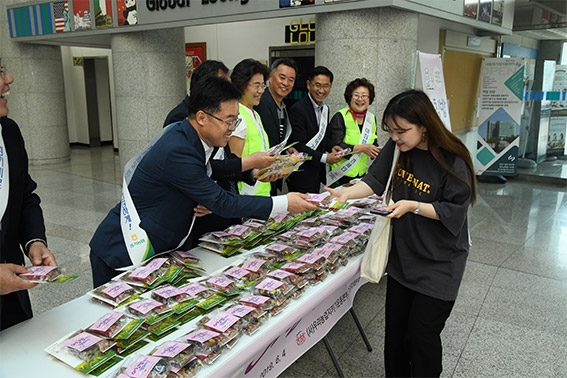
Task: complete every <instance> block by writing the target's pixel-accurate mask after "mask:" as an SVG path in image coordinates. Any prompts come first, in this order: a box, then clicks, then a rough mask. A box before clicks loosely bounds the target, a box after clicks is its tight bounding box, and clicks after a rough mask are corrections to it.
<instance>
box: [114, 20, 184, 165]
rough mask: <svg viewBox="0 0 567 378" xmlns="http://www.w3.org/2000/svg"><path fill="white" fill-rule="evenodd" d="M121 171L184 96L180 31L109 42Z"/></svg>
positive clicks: (128, 35)
mask: <svg viewBox="0 0 567 378" xmlns="http://www.w3.org/2000/svg"><path fill="white" fill-rule="evenodd" d="M111 48H112V61H113V69H114V86H115V93H116V114H117V121H116V122H117V127H118V151H119V155H120V164H121V165H122V167H124V165H125V164H126V163H127V162H128V160H130V159H131V158H132V157H133V156H134V155H136V154H137V153H138V152H139V151H140V150H142V148H143V147H144V146H146V145H147V144H148V142H150V141H151V140H152V139H153V138H154V136H155V135H156V134H157V133H158V132H159V131H160V130H161V128H162V127H163V123H164V121H165V117H166V116H167V113H169V111H170V110H171V109H173V107H175V106H176V105H177V104H179V103H180V102H181V101H182V100H183V98H184V97H185V94H186V84H185V83H186V80H185V33H184V30H183V28H173V29H162V30H150V31H142V32H131V33H123V34H113V35H112V37H111Z"/></svg>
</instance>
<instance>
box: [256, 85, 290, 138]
mask: <svg viewBox="0 0 567 378" xmlns="http://www.w3.org/2000/svg"><path fill="white" fill-rule="evenodd" d="M254 110H256V111H257V112H258V114H259V115H260V118H261V119H262V125H263V126H264V131H266V134H267V135H268V140H269V141H270V147H273V146H275V145H276V144H279V143H281V142H282V141H283V138H281V139H280V117H279V115H278V105H277V104H276V101H275V100H274V98H273V97H272V94H271V93H270V91H269V90H268V89H267V88H266V90H265V91H264V93H263V94H262V98H261V99H260V103H259V104H258V105H256V106H255V107H254Z"/></svg>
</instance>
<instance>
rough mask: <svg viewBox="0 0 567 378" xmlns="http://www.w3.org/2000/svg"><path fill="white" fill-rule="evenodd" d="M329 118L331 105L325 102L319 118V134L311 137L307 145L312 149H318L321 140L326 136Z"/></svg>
mask: <svg viewBox="0 0 567 378" xmlns="http://www.w3.org/2000/svg"><path fill="white" fill-rule="evenodd" d="M328 119H329V107H328V106H327V105H326V104H325V105H323V109H322V110H321V119H320V120H319V131H318V132H317V134H315V135H314V136H313V138H311V140H310V141H309V142H307V143H306V144H305V145H306V146H307V147H309V148H311V149H312V150H316V149H317V147H319V144H321V141H322V140H323V138H324V137H325V132H326V131H327V120H328Z"/></svg>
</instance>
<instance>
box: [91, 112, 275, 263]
mask: <svg viewBox="0 0 567 378" xmlns="http://www.w3.org/2000/svg"><path fill="white" fill-rule="evenodd" d="M205 164H206V162H205V151H204V149H203V144H202V142H201V139H199V136H198V135H197V132H196V131H195V129H194V128H193V126H191V124H190V123H189V122H188V121H187V120H184V121H181V122H178V123H176V124H175V125H173V126H172V127H171V128H170V129H169V130H168V131H167V132H166V133H165V134H164V135H163V136H162V137H161V138H160V139H159V140H158V141H157V142H156V144H155V145H154V146H153V147H152V148H151V149H150V151H149V152H148V153H147V155H146V156H144V158H143V159H142V161H141V162H140V164H139V165H138V168H137V169H136V172H135V173H134V175H133V177H132V180H131V182H130V185H129V189H130V195H131V196H132V200H133V201H134V204H135V206H136V209H137V211H138V214H139V216H140V219H141V224H140V225H141V227H142V228H143V229H144V230H145V231H146V233H147V234H148V237H149V239H150V241H151V243H152V245H153V247H154V250H155V251H156V253H160V252H165V251H167V250H171V249H174V248H176V247H177V246H178V245H179V243H180V242H181V240H182V239H183V238H184V237H185V236H186V235H187V232H188V231H189V227H190V226H191V221H192V218H193V208H194V207H195V206H196V205H197V204H199V203H200V204H202V205H204V206H205V207H206V208H208V209H209V210H211V211H212V212H214V213H216V214H218V215H220V216H222V217H225V218H239V217H252V218H260V219H267V218H268V217H269V215H270V212H271V210H272V199H271V198H269V197H255V196H241V195H238V194H234V193H230V192H227V191H225V190H223V189H222V188H221V187H220V186H218V185H217V184H216V183H215V182H214V181H213V180H212V179H211V178H210V177H208V176H207V171H206V165H205ZM119 210H120V203H119V204H118V205H116V206H115V207H114V208H113V209H112V210H111V211H110V212H109V213H108V215H107V216H106V218H105V219H104V220H103V221H102V223H101V224H100V225H99V227H98V229H97V230H96V232H95V234H94V236H93V238H92V240H91V242H90V246H91V253H94V254H95V255H96V256H98V257H99V258H100V259H102V260H103V261H104V262H105V263H106V264H107V265H108V266H110V267H112V268H114V269H116V268H121V267H125V266H129V265H131V264H132V263H131V261H130V257H129V256H128V252H127V249H126V245H125V244H124V239H123V237H122V230H121V228H120V211H119Z"/></svg>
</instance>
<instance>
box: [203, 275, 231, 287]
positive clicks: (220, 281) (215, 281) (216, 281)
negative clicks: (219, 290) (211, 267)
mask: <svg viewBox="0 0 567 378" xmlns="http://www.w3.org/2000/svg"><path fill="white" fill-rule="evenodd" d="M207 282H208V283H210V284H211V285H214V286H217V287H227V286H229V285H230V284H232V283H234V281H233V280H229V279H228V278H226V277H212V278H209V279H208V280H207Z"/></svg>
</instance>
